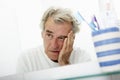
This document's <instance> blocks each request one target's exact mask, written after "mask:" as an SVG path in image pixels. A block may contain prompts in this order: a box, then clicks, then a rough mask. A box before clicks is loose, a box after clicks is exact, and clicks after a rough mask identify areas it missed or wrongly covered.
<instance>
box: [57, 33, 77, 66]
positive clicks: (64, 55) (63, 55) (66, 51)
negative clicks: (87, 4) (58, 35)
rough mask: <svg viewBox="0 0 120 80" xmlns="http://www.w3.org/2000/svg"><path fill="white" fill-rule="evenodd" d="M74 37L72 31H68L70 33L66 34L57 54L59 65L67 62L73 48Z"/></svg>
mask: <svg viewBox="0 0 120 80" xmlns="http://www.w3.org/2000/svg"><path fill="white" fill-rule="evenodd" d="M74 38H75V35H74V34H73V31H70V33H69V34H68V37H67V38H66V39H65V40H64V44H63V47H62V49H61V51H60V54H59V58H58V63H59V64H60V65H67V64H69V58H70V55H71V52H72V50H73V43H74Z"/></svg>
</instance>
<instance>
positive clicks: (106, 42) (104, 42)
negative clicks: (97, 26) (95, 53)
mask: <svg viewBox="0 0 120 80" xmlns="http://www.w3.org/2000/svg"><path fill="white" fill-rule="evenodd" d="M118 42H120V38H112V39H105V40H100V41H96V42H94V46H95V47H97V46H101V45H106V44H112V43H118Z"/></svg>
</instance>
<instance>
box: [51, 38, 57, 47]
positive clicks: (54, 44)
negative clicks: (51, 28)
mask: <svg viewBox="0 0 120 80" xmlns="http://www.w3.org/2000/svg"><path fill="white" fill-rule="evenodd" d="M51 46H52V48H54V49H57V48H58V47H59V45H58V40H57V39H55V38H54V39H52V40H51Z"/></svg>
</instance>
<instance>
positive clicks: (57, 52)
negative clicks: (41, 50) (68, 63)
mask: <svg viewBox="0 0 120 80" xmlns="http://www.w3.org/2000/svg"><path fill="white" fill-rule="evenodd" d="M51 52H53V53H56V54H59V52H60V51H51Z"/></svg>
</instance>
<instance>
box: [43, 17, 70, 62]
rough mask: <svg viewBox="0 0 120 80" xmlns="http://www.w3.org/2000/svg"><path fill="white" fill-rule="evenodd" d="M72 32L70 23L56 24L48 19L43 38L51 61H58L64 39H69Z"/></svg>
mask: <svg viewBox="0 0 120 80" xmlns="http://www.w3.org/2000/svg"><path fill="white" fill-rule="evenodd" d="M71 30H72V25H71V24H70V23H61V24H60V23H55V22H54V21H53V20H52V18H48V20H47V22H46V23H45V30H44V31H43V32H42V37H43V42H44V48H45V53H46V54H47V56H48V57H49V58H50V59H51V60H58V56H59V53H60V51H61V49H62V47H63V43H64V39H65V38H67V35H68V33H69V32H70V31H71Z"/></svg>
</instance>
